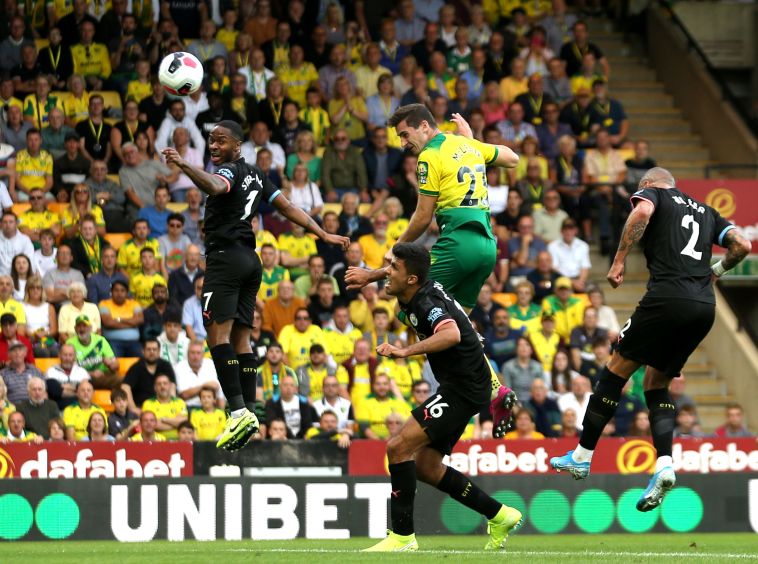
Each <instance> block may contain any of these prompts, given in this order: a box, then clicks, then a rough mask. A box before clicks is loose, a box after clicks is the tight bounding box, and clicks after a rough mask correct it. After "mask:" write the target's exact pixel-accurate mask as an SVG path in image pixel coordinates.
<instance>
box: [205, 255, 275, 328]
mask: <svg viewBox="0 0 758 564" xmlns="http://www.w3.org/2000/svg"><path fill="white" fill-rule="evenodd" d="M262 275H263V269H262V267H261V261H260V259H259V258H258V255H257V254H256V253H255V251H253V250H251V249H245V248H244V247H227V248H226V249H222V250H213V251H210V252H209V253H207V254H206V268H205V280H204V281H203V295H202V296H201V305H202V306H203V324H204V325H206V326H208V325H210V324H211V323H213V322H214V321H215V322H216V323H223V322H224V321H228V320H229V319H234V320H236V321H237V322H238V323H240V324H242V325H246V326H248V327H252V326H253V310H254V309H255V298H256V296H257V295H258V289H259V288H260V287H261V277H262Z"/></svg>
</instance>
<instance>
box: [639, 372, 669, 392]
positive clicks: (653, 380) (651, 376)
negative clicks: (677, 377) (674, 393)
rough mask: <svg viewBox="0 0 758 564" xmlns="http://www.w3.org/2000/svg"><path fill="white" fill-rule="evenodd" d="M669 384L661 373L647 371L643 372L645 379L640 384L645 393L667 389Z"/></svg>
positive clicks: (667, 379)
mask: <svg viewBox="0 0 758 564" xmlns="http://www.w3.org/2000/svg"><path fill="white" fill-rule="evenodd" d="M669 382H670V380H669V378H668V377H667V376H666V375H665V374H663V373H662V372H659V371H658V370H650V369H648V370H647V371H645V379H644V380H643V382H642V386H643V389H644V390H645V391H646V392H649V391H650V390H663V389H666V388H668V386H669Z"/></svg>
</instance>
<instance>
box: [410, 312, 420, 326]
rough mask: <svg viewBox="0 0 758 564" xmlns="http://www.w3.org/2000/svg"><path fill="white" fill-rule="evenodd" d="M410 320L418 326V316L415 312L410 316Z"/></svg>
mask: <svg viewBox="0 0 758 564" xmlns="http://www.w3.org/2000/svg"><path fill="white" fill-rule="evenodd" d="M408 321H410V322H411V325H413V326H414V327H416V326H417V325H418V317H416V314H415V313H412V314H410V315H409V316H408Z"/></svg>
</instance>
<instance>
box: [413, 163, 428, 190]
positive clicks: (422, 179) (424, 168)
mask: <svg viewBox="0 0 758 564" xmlns="http://www.w3.org/2000/svg"><path fill="white" fill-rule="evenodd" d="M416 176H417V177H418V182H419V184H426V180H427V178H428V177H429V163H426V162H424V161H419V162H418V164H417V165H416Z"/></svg>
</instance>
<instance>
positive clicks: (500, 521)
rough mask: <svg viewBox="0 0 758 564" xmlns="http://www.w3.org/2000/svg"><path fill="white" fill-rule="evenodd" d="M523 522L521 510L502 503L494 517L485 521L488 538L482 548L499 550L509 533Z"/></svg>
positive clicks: (517, 528) (503, 545)
mask: <svg viewBox="0 0 758 564" xmlns="http://www.w3.org/2000/svg"><path fill="white" fill-rule="evenodd" d="M523 524H524V517H523V516H522V515H521V511H519V510H518V509H515V508H514V507H508V506H507V505H503V506H502V507H501V508H500V511H499V512H498V514H497V515H495V518H494V519H490V520H489V521H487V533H489V535H490V540H488V541H487V544H486V545H485V546H484V550H500V549H502V548H505V541H506V540H508V534H509V533H515V532H516V531H518V530H519V529H520V528H521V525H523Z"/></svg>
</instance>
